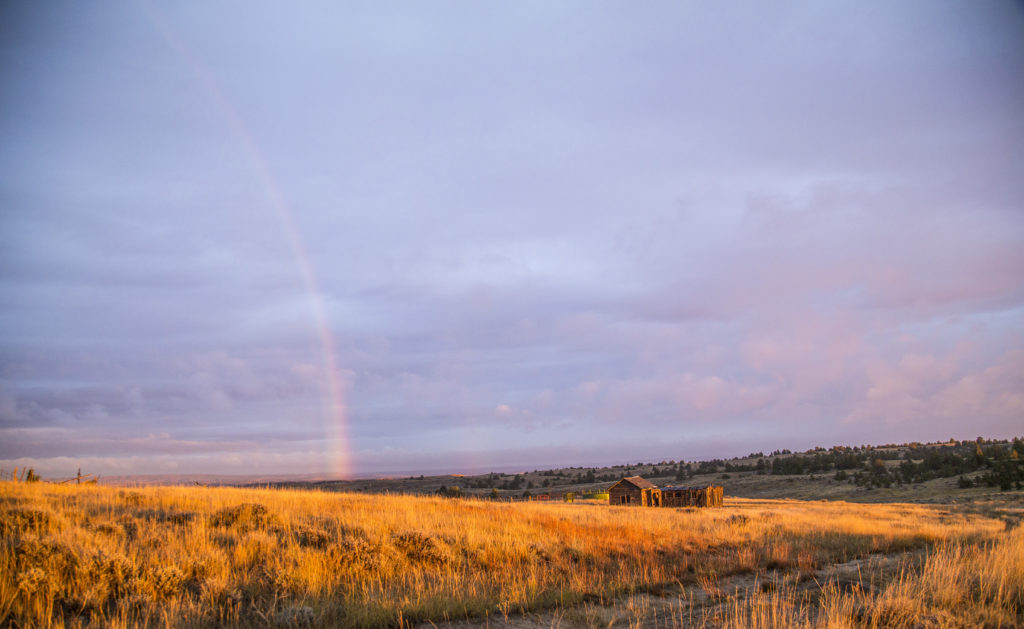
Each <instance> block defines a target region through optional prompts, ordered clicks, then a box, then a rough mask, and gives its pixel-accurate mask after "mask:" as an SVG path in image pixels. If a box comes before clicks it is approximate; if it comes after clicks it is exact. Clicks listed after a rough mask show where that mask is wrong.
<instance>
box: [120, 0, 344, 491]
mask: <svg viewBox="0 0 1024 629" xmlns="http://www.w3.org/2000/svg"><path fill="white" fill-rule="evenodd" d="M140 4H141V6H142V9H143V12H144V13H145V14H146V17H147V18H148V19H149V22H150V24H151V25H152V26H153V28H154V30H156V31H157V33H159V35H160V37H161V39H163V41H164V42H165V43H166V44H167V45H168V46H169V47H170V48H171V49H172V50H173V51H174V53H175V55H176V56H177V57H178V59H179V60H180V61H181V62H182V63H184V64H185V65H186V66H187V67H188V69H189V71H190V72H191V73H192V75H193V77H194V78H195V79H196V81H197V82H198V83H199V85H200V86H201V88H202V90H203V92H204V93H205V94H206V95H207V97H209V99H210V101H211V102H212V103H213V104H214V106H215V107H216V109H217V112H218V113H219V114H220V117H221V118H222V119H223V120H224V122H225V124H226V125H227V127H228V129H229V131H230V132H231V135H232V136H233V137H234V139H235V141H236V142H237V143H238V145H239V148H241V150H242V153H243V154H244V155H245V156H246V159H247V160H248V162H249V166H250V167H251V168H252V170H253V172H254V173H255V174H256V178H257V179H258V180H259V182H260V185H261V187H262V189H263V192H264V194H265V195H266V197H267V200H268V201H269V204H270V206H271V207H272V208H273V210H274V212H275V213H276V214H277V217H278V219H280V221H281V225H282V227H283V228H284V234H285V236H286V239H287V241H288V245H289V248H290V249H291V251H292V253H293V255H294V256H295V260H296V262H297V263H298V267H299V270H300V273H301V275H302V281H303V284H304V285H305V288H306V292H307V294H308V295H309V301H310V307H311V310H312V313H313V318H314V321H315V323H316V327H317V332H318V336H319V341H320V347H321V350H322V354H323V356H322V359H323V372H324V382H325V388H326V391H327V405H326V407H327V408H326V412H327V416H326V418H325V426H326V429H325V433H326V437H327V442H328V444H329V449H328V456H327V465H328V469H327V471H328V472H329V473H331V474H333V475H336V476H337V477H340V478H347V477H349V475H350V473H351V471H352V469H351V466H352V457H351V450H350V448H349V440H348V411H347V406H346V404H345V391H346V387H345V382H344V380H343V378H342V372H341V369H340V368H339V364H338V357H337V351H336V350H335V344H334V335H333V334H332V333H331V328H330V326H329V325H328V319H327V310H326V308H325V307H324V299H323V296H322V295H323V293H322V292H321V290H320V284H319V282H318V281H317V276H316V273H315V272H314V269H313V262H312V259H311V258H310V255H309V252H308V250H307V249H306V245H305V242H304V241H303V239H302V234H301V233H300V232H299V230H298V228H297V227H296V224H295V218H294V213H293V211H292V209H291V207H290V206H289V204H288V201H287V199H286V198H285V196H284V193H283V191H282V190H281V186H280V184H279V183H278V181H277V178H276V177H275V176H274V173H273V171H272V170H271V168H270V166H269V164H268V161H267V158H266V156H265V155H264V154H263V152H262V151H261V150H260V147H259V144H257V142H256V140H255V139H254V138H253V135H252V133H251V132H250V131H249V128H248V127H247V126H246V124H245V121H244V120H242V117H241V116H240V115H239V114H238V111H237V110H236V109H235V108H234V107H233V106H232V105H231V102H230V101H229V100H228V98H227V97H226V95H225V94H224V92H223V90H221V89H220V87H219V86H218V84H217V82H216V81H215V80H214V79H213V76H212V75H211V74H210V72H209V70H207V67H206V65H205V64H204V63H203V62H202V61H201V60H200V58H199V57H198V55H196V54H195V53H194V52H193V51H192V50H191V49H190V48H189V47H188V45H187V44H186V43H185V42H184V41H183V40H182V39H181V38H180V37H178V36H177V35H176V34H175V32H174V30H173V28H172V27H171V26H170V25H169V24H168V23H167V21H166V20H164V19H163V18H162V16H161V15H160V14H159V12H158V11H157V9H156V8H155V7H153V6H151V5H150V4H149V3H148V2H141V3H140Z"/></svg>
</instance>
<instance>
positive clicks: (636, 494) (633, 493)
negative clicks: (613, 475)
mask: <svg viewBox="0 0 1024 629" xmlns="http://www.w3.org/2000/svg"><path fill="white" fill-rule="evenodd" d="M608 504H610V505H634V506H640V507H657V506H661V492H660V491H658V488H657V487H656V486H655V485H654V483H652V482H651V481H649V480H647V479H644V478H640V477H639V476H630V477H628V478H623V479H622V480H620V481H619V482H617V483H615V484H614V485H612V486H611V487H609V488H608Z"/></svg>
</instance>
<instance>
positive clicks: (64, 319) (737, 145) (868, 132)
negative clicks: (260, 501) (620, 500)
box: [0, 1, 1024, 475]
mask: <svg viewBox="0 0 1024 629" xmlns="http://www.w3.org/2000/svg"><path fill="white" fill-rule="evenodd" d="M1021 77H1024V9H1022V7H1021V5H1020V4H1019V3H1012V2H989V1H981V2H966V1H964V2H932V1H928V2H895V3H894V2H883V1H879V2H867V3H865V2H859V1H857V2H812V3H753V4H752V3H739V4H736V5H731V4H730V3H724V4H723V3H701V4H697V3H692V4H690V3H684V2H674V1H673V2H663V3H662V2H648V3H641V4H640V5H637V4H629V3H620V2H596V3H595V2H535V3H534V2H517V3H473V2H429V3H428V2H408V3H406V2H397V3H377V2H366V3H362V2H360V3H333V2H325V3H315V2H310V3H298V5H296V4H295V3H284V4H282V3H272V2H266V3H253V2H248V1H246V2H217V3H206V2H176V3H146V2H124V3H118V2H108V3H101V4H100V5H96V4H92V3H77V2H66V3H59V2H53V3H51V2H46V3H38V2H29V1H24V2H7V3H4V4H3V8H2V9H0V212H2V214H0V303H2V308H0V467H6V468H7V469H10V468H11V467H13V466H14V465H26V464H31V465H34V466H36V467H37V469H40V470H41V471H42V472H43V473H44V475H47V474H49V475H59V474H64V473H68V472H70V471H73V470H74V469H75V468H77V467H79V466H81V467H82V469H83V470H84V471H89V472H96V473H101V474H108V475H109V474H128V473H168V472H178V473H184V472H215V473H271V472H280V473H319V474H331V475H342V474H367V473H382V472H387V471H431V470H444V471H464V470H468V471H472V470H477V469H515V468H517V467H523V468H527V467H528V468H531V469H532V468H533V467H540V466H556V465H562V464H577V463H587V462H592V463H621V462H626V461H632V462H635V461H637V460H660V459H663V458H664V459H669V458H672V459H678V458H686V459H700V458H710V457H717V456H734V455H743V454H746V453H747V452H750V451H755V450H772V449H775V448H783V447H788V448H794V449H795V448H800V449H804V448H807V447H812V446H815V445H824V446H830V445H833V444H860V443H884V442H890V441H906V440H921V441H923V440H932V439H944V438H948V437H956V438H973V437H976V436H978V435H985V436H998V437H1005V436H1010V435H1013V434H1024V81H1022V80H1021Z"/></svg>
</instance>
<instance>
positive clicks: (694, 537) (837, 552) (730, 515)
mask: <svg viewBox="0 0 1024 629" xmlns="http://www.w3.org/2000/svg"><path fill="white" fill-rule="evenodd" d="M1003 528H1004V527H1003V523H1002V522H1000V521H998V520H992V519H988V518H984V517H981V516H978V515H964V514H958V513H954V512H951V511H949V510H947V509H943V508H935V507H927V506H921V505H853V504H846V503H825V502H811V503H807V502H797V501H753V500H731V501H730V500H727V506H726V507H725V508H723V509H715V510H682V509H679V510H677V509H641V508H629V507H608V506H603V505H588V504H557V503H556V504H550V503H518V504H507V503H488V502H480V501H460V500H447V499H441V498H429V497H410V496H366V495H355V494H334V493H317V492H309V491H291V490H287V491H286V490H252V489H230V488H219V489H209V488H176V487H159V488H145V489H136V490H124V489H113V488H107V487H84V486H83V487H68V486H57V485H48V484H41V483H34V484H17V483H0V532H2V535H3V549H2V552H0V623H2V624H3V625H4V626H11V627H77V626H95V627H128V626H156V627H163V626H168V627H193V626H195V627H200V626H203V627H205V626H239V627H243V626H244V627H248V626H294V627H302V626H326V627H335V626H339V627H365V626H370V627H386V626H401V625H406V624H415V623H418V622H423V621H433V622H440V621H443V620H449V619H467V618H469V619H482V618H486V617H500V618H504V617H507V616H508V615H509V614H518V613H523V612H544V613H551V610H555V611H558V612H559V613H561V614H562V615H561V616H559V617H560V618H563V617H564V618H569V619H570V620H569V621H566V622H570V621H571V623H570V624H583V625H587V624H592V623H591V621H588V620H587V616H586V614H585V613H584V614H582V615H580V614H578V613H577V612H578V611H579V610H585V609H587V607H588V606H591V607H593V606H602V607H606V608H610V609H614V608H615V606H616V605H619V604H620V603H619V601H621V600H623V597H628V596H629V595H637V594H653V595H662V594H665V593H667V592H678V591H679V588H680V587H681V586H682V587H684V588H686V587H690V586H692V587H695V588H703V589H704V590H714V589H715V588H716V587H718V584H721V583H725V582H727V580H728V579H729V578H730V576H734V575H744V574H763V573H766V572H771V571H778V572H779V573H783V574H787V575H792V576H793V578H792V581H793V583H795V584H796V583H801V582H802V581H801V577H803V582H806V577H808V576H810V575H813V574H815V571H816V570H820V569H821V568H823V567H825V566H829V565H832V564H835V563H839V562H845V561H849V560H851V559H855V558H858V557H864V556H867V555H870V554H873V553H896V552H903V551H912V550H916V549H924V548H928V547H931V546H933V545H937V546H938V547H939V550H938V551H937V552H936V553H935V554H933V555H931V556H930V557H929V559H928V561H929V562H943V561H944V562H946V564H949V565H952V566H955V567H956V568H957V569H958V570H963V571H966V572H962V573H958V574H961V575H962V576H961V577H958V578H959V579H960V580H959V581H950V582H949V583H947V582H945V581H942V579H944V578H950V579H952V578H953V577H946V576H943V577H942V578H939V577H933V578H932V580H933V581H935V582H934V583H933V582H931V581H929V582H927V583H926V582H925V580H922V579H925V577H921V579H919V581H920V585H912V583H913V584H917V583H918V581H915V580H914V579H917V577H915V576H913V575H915V574H917V573H918V572H920V570H919V568H920V566H916V567H915V566H914V565H911V564H908V566H907V568H906V569H905V571H904V574H903V576H902V577H901V578H900V580H897V581H896V582H895V584H894V585H892V586H890V588H889V589H886V590H884V592H885V593H886V596H888V597H889V599H886V598H884V597H878V598H877V600H876V599H871V601H870V602H868V601H866V599H864V597H863V596H862V597H861V598H860V599H858V598H857V597H856V596H854V595H853V594H851V593H850V592H839V591H837V593H836V594H835V596H833V597H832V598H829V597H828V596H827V592H828V589H827V588H826V589H825V592H826V596H825V597H824V598H822V599H821V600H819V601H817V602H816V603H815V604H814V605H815V606H814V607H813V609H812V607H810V604H809V603H806V602H802V601H803V599H802V598H800V596H798V595H797V594H798V590H796V589H793V590H792V591H790V590H788V589H786V587H781V588H778V589H775V590H773V591H771V592H767V593H754V594H752V595H750V596H746V597H743V598H734V599H721V600H722V601H723V602H720V603H716V605H717V606H718V611H716V612H715V613H716V614H718V616H715V617H713V618H711V619H710V620H709V618H710V617H708V616H707V615H706V614H705V616H704V617H703V620H701V621H700V622H701V623H703V624H707V623H708V622H712V623H719V621H721V622H724V623H730V622H731V623H734V624H733V625H729V626H742V627H761V626H786V625H785V623H783V624H774V625H772V624H764V623H763V622H761V621H759V620H756V618H757V617H758V616H757V614H758V613H760V612H758V611H757V610H759V609H761V607H758V606H759V605H760V606H762V607H764V606H769V607H771V608H772V609H775V610H776V611H777V612H778V613H790V612H786V611H785V610H790V611H791V612H792V614H804V615H805V616H807V618H808V619H809V620H807V622H811V621H813V622H815V623H817V622H819V621H820V620H821V618H824V617H825V616H824V615H823V614H834V615H835V617H836V618H840V617H842V618H849V619H850V620H849V623H852V624H832V625H825V626H879V627H881V626H890V625H891V624H892V622H895V621H893V620H892V619H894V618H898V615H894V614H895V612H891V611H886V610H889V609H890V607H891V605H890V606H888V607H887V606H886V605H889V604H888V603H885V601H886V600H890V599H891V600H892V601H902V600H904V599H907V598H908V597H910V598H913V599H914V602H915V604H918V605H925V606H926V607H927V609H931V608H932V607H935V606H939V607H941V606H943V605H947V606H952V607H954V608H955V607H956V606H957V605H960V604H961V603H960V601H962V600H963V597H975V598H977V599H978V600H979V601H981V602H980V603H978V604H979V605H981V606H982V607H981V608H983V609H989V611H990V612H991V614H995V615H994V616H991V617H992V618H997V617H998V618H1003V617H1007V618H1008V617H1012V614H1018V615H1019V614H1020V609H1021V606H1020V605H1021V596H1020V592H1021V589H1020V583H1021V580H1020V570H1021V565H1020V560H1019V559H1018V560H1016V563H1014V562H1013V561H1010V562H1009V563H1006V565H1005V566H1004V565H1002V564H1000V565H999V566H998V568H993V570H995V569H998V570H1000V571H1001V572H999V574H1000V575H1003V576H1001V577H998V578H996V577H992V576H991V574H992V573H990V572H988V571H987V569H986V565H988V564H986V563H985V561H986V560H983V559H980V557H982V556H983V555H984V556H985V557H989V558H990V559H991V558H992V557H994V556H999V553H1000V552H1001V551H999V550H998V549H1000V548H1002V546H993V545H991V544H1008V543H1010V542H1007V541H1005V540H1003V541H998V542H996V541H993V540H997V539H999V538H1000V536H1001V531H1002V530H1003ZM1012 539H1013V540H1016V541H1015V542H1013V543H1016V544H1017V545H1016V546H1014V547H1013V548H1014V549H1015V550H1018V551H1019V550H1020V548H1021V541H1020V537H1019V536H1016V537H1014V538H1012ZM978 544H982V546H978ZM984 544H989V545H988V546H985V545H984ZM957 553H959V554H957ZM986 553H987V554H986ZM1021 554H1022V553H1018V555H1017V556H1018V557H1019V556H1021ZM946 564H941V565H939V564H936V566H935V567H930V566H929V565H926V566H925V570H924V574H925V575H928V574H930V572H936V571H939V572H943V574H944V575H946V574H947V573H949V572H950V570H949V566H948V565H946ZM915 570H917V572H914V571H915ZM972 570H973V572H971V571H972ZM1014 571H1016V572H1014ZM971 575H974V576H971ZM979 575H984V576H979ZM936 579H938V580H937V581H936ZM979 579H980V581H979ZM1000 579H1002V580H1000ZM900 584H905V585H900ZM947 586H948V587H949V588H953V589H950V590H949V592H952V593H951V594H948V595H947V594H934V595H929V596H931V598H927V599H926V600H925V602H922V599H921V596H919V595H918V592H919V590H915V589H913V588H915V587H919V588H932V590H929V591H934V592H945V591H946V590H945V589H944V588H947ZM795 587H796V586H794V588H795ZM898 587H903V588H904V589H903V590H899V589H892V588H898ZM956 588H959V589H956ZM1015 588H1016V589H1015ZM890 589H891V590H892V593H891V594H888V593H889V592H890ZM683 591H684V592H685V591H687V590H686V589H684V590H683ZM921 591H923V590H921ZM718 594H723V593H721V592H719V593H718ZM716 596H717V595H716ZM865 596H866V595H865ZM943 596H945V597H946V598H948V599H949V600H946V599H942V597H943ZM720 598H721V597H719V598H715V599H714V600H715V601H719V599H720ZM862 599H864V600H862ZM940 599H941V600H940ZM729 600H732V602H728V601H729ZM972 600H973V599H972ZM892 605H896V603H892ZM897 607H898V605H897ZM981 608H979V609H981ZM900 609H910V608H908V607H902V608H900ZM914 609H915V610H917V611H915V612H914V613H915V614H918V615H921V614H924V612H921V611H920V609H919V608H914ZM689 610H690V611H689V612H688V614H689V616H688V620H687V621H686V622H690V621H692V620H693V608H692V606H690V608H689ZM1000 610H1002V611H1000ZM569 612H572V613H569ZM819 612H820V613H819ZM985 613H989V612H985ZM573 614H576V616H574V615H573ZM979 614H981V612H979ZM1007 614H1010V616H1007ZM577 616H578V617H577ZM626 616H627V617H628V618H627V622H629V623H630V624H638V625H643V624H645V623H646V622H647V620H645V618H646V617H645V616H644V615H643V611H642V610H639V611H636V613H631V614H626ZM595 617H596V616H595ZM978 617H979V618H982V617H984V618H989V616H984V615H979V616H978ZM573 618H574V619H573ZM602 618H603V617H602ZM792 619H793V620H794V621H795V620H797V617H796V616H793V617H792ZM678 621H679V623H680V624H683V617H682V615H681V612H680V613H679V615H678ZM595 622H596V621H595ZM602 622H603V621H602ZM673 622H674V621H673ZM829 622H831V621H829ZM986 622H987V621H986ZM736 623H738V624H736ZM887 623H888V624H887ZM659 624H662V623H659ZM908 626H910V625H908ZM965 626H969V625H965ZM1003 626H1008V625H1005V624H1004V625H1003Z"/></svg>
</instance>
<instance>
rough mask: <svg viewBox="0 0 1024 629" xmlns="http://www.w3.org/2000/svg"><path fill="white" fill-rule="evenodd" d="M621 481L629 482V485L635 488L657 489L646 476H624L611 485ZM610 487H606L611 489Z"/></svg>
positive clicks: (619, 483) (618, 483)
mask: <svg viewBox="0 0 1024 629" xmlns="http://www.w3.org/2000/svg"><path fill="white" fill-rule="evenodd" d="M622 483H629V484H630V485H632V486H634V487H636V488H637V489H657V486H655V484H654V483H652V482H651V481H649V480H647V479H646V478H641V477H639V476H627V477H626V478H623V479H622V480H620V481H619V482H617V483H615V485H612V487H615V486H616V485H621V484H622ZM612 487H609V488H608V489H611V488H612Z"/></svg>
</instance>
